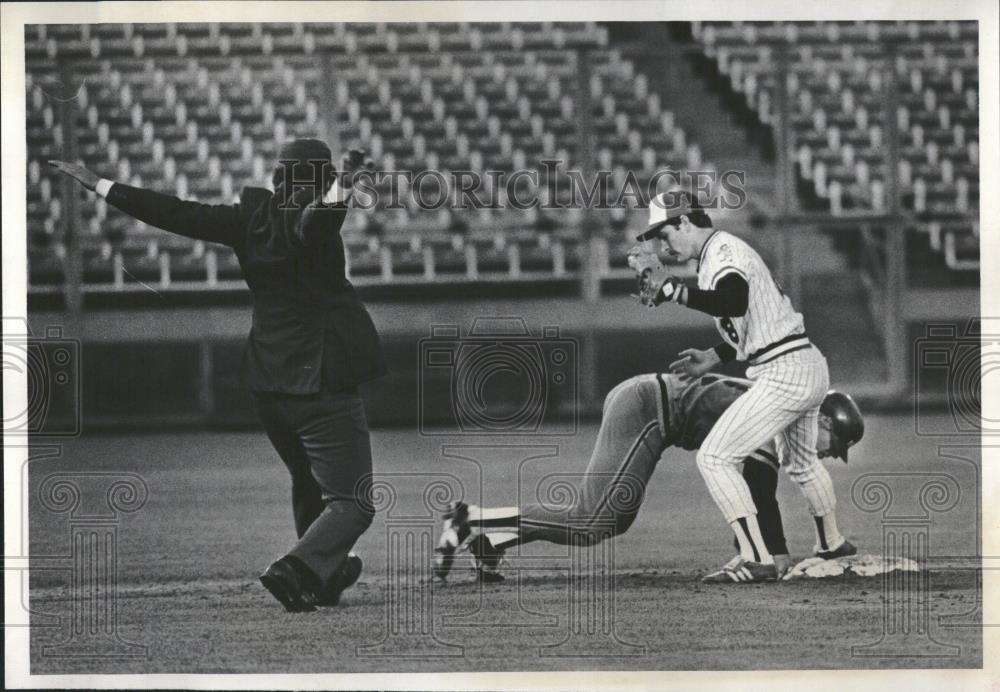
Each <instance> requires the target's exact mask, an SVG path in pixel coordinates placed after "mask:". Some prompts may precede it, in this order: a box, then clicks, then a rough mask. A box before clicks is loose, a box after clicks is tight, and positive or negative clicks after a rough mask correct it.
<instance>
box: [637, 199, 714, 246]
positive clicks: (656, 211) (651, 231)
mask: <svg viewBox="0 0 1000 692" xmlns="http://www.w3.org/2000/svg"><path fill="white" fill-rule="evenodd" d="M704 213H705V212H704V210H703V209H702V208H701V207H700V206H698V204H697V203H695V202H693V201H692V200H691V197H690V195H688V194H687V193H677V192H661V193H660V194H658V195H656V197H654V198H653V199H652V200H650V202H649V223H648V224H647V225H646V230H645V231H644V232H643V233H641V234H640V235H637V236H636V237H635V239H636V240H640V241H642V240H653V239H655V238H658V237H659V235H660V230H661V229H662V228H663V227H664V226H674V227H677V226H680V223H681V217H682V216H687V217H688V218H691V216H692V215H693V214H704Z"/></svg>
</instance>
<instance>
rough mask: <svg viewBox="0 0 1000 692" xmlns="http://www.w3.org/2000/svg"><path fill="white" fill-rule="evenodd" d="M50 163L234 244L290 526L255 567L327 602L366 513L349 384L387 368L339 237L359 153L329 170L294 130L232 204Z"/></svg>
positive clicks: (354, 569) (118, 203)
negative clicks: (288, 485)
mask: <svg viewBox="0 0 1000 692" xmlns="http://www.w3.org/2000/svg"><path fill="white" fill-rule="evenodd" d="M49 163H50V164H51V165H52V166H53V167H55V168H56V169H58V170H59V171H60V172H62V173H65V174H67V175H70V176H72V177H73V178H75V179H76V180H77V181H79V182H80V183H81V184H82V185H83V186H84V187H86V188H87V189H89V190H93V191H95V192H97V194H99V195H101V196H103V197H105V198H106V199H107V201H108V203H110V204H112V205H113V206H115V207H117V208H118V209H120V210H121V211H123V212H125V213H126V214H129V215H130V216H133V217H135V218H136V219H138V220H140V221H144V222H146V223H148V224H150V225H153V226H156V227H158V228H162V229H164V230H166V231H170V232H172V233H178V234H180V235H183V236H187V237H189V238H194V239H197V240H203V241H208V242H214V243H221V244H223V245H228V246H229V247H231V248H233V250H234V251H235V252H236V256H237V258H238V259H239V262H240V266H241V268H242V270H243V276H244V278H245V279H246V282H247V285H248V286H249V287H250V293H251V296H252V299H253V327H252V329H251V331H250V336H249V338H248V340H247V348H246V354H245V357H244V362H243V376H244V379H245V381H246V383H247V385H248V386H249V388H250V390H251V391H252V392H253V395H254V401H255V404H256V409H257V413H258V416H259V418H260V421H261V423H262V424H263V426H264V430H265V431H266V432H267V435H268V437H269V438H270V440H271V443H272V444H273V445H274V448H275V450H277V452H278V454H279V455H280V456H281V459H282V460H283V461H284V462H285V465H286V466H287V467H288V470H289V472H290V473H291V476H292V506H293V509H294V514H295V528H296V532H297V534H298V538H299V540H298V542H297V543H296V544H295V546H294V547H293V548H292V549H291V550H290V551H289V552H288V554H287V555H285V556H284V557H282V558H281V559H279V560H278V561H277V562H275V563H273V564H272V565H271V566H269V567H268V568H267V570H265V571H264V573H263V574H262V575H261V576H260V580H261V582H262V583H263V584H264V586H265V587H266V588H267V589H268V590H269V591H270V592H271V594H272V595H273V596H274V597H275V598H277V599H278V600H279V601H281V603H282V604H283V605H284V606H285V608H286V609H287V610H289V611H294V612H298V611H310V610H315V609H316V606H317V605H336V603H337V602H338V601H339V599H340V593H341V592H342V591H343V590H344V589H345V588H346V587H347V586H350V585H351V584H353V583H354V582H355V581H356V580H357V578H358V576H359V575H360V572H361V560H360V558H358V557H357V556H356V555H354V554H352V553H350V550H351V548H352V547H353V546H354V543H355V542H356V541H357V539H358V537H360V536H361V534H362V533H364V531H365V530H366V529H367V528H368V526H369V525H370V524H371V521H372V516H373V510H372V507H371V501H370V492H371V473H372V460H371V445H370V441H369V436H368V424H367V421H366V419H365V412H364V405H363V402H362V400H361V397H360V396H359V395H358V389H357V387H358V385H359V384H361V383H362V382H366V381H368V380H372V379H375V378H377V377H380V376H381V375H383V374H384V373H385V370H386V369H385V361H384V359H383V356H382V348H381V343H380V340H379V336H378V332H377V331H376V329H375V325H374V323H373V322H372V319H371V317H370V316H369V314H368V311H367V310H366V309H365V306H364V305H363V304H362V302H361V300H360V299H359V298H358V296H357V294H356V293H355V291H354V287H353V286H352V285H351V283H350V282H349V281H348V280H347V277H346V274H345V258H344V242H343V239H342V238H341V237H340V229H341V226H342V225H343V223H344V218H345V217H346V215H347V208H348V205H349V203H350V197H351V192H352V191H353V186H352V182H353V178H354V177H355V176H356V174H358V173H359V172H360V171H362V170H363V169H369V168H371V162H370V161H368V162H365V161H364V154H363V152H360V151H357V150H351V151H350V152H349V153H348V154H346V155H345V156H344V157H343V159H342V164H341V169H340V171H339V173H337V172H335V171H334V170H333V165H332V154H331V151H330V148H329V147H328V146H327V144H326V143H325V142H323V141H321V140H318V139H299V140H295V141H292V142H290V143H287V144H285V145H284V146H282V147H281V150H280V153H279V155H278V162H277V164H276V166H275V169H274V175H273V182H274V189H275V191H274V192H273V193H272V192H271V191H269V190H266V189H263V188H257V187H246V188H244V189H243V192H242V195H241V196H240V201H239V203H237V204H233V205H209V204H200V203H197V202H190V201H183V200H180V199H178V198H177V197H173V196H170V195H164V194H160V193H157V192H152V191H149V190H144V189H140V188H137V187H132V186H129V185H124V184H122V183H114V182H111V181H109V180H105V179H101V178H100V177H99V176H97V175H96V174H94V173H93V172H91V171H89V170H87V169H86V168H84V167H83V166H80V165H77V164H72V163H66V162H62V161H50V162H49Z"/></svg>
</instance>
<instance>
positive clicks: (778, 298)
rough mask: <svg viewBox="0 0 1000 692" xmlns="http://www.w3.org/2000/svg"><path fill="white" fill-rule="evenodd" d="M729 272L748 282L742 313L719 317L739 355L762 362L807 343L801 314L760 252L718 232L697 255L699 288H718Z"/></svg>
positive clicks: (724, 335)
mask: <svg viewBox="0 0 1000 692" xmlns="http://www.w3.org/2000/svg"><path fill="white" fill-rule="evenodd" d="M728 274H739V275H740V276H742V277H743V279H744V280H746V282H747V285H748V286H749V287H750V292H749V297H748V306H747V311H746V314H745V315H744V316H743V317H716V318H715V326H716V328H717V329H718V330H719V333H720V334H721V335H722V338H723V339H724V340H725V341H726V343H728V344H730V345H731V346H732V347H733V348H735V349H736V357H737V359H738V360H743V361H749V362H750V364H751V365H759V364H762V363H764V362H767V361H769V360H772V359H774V358H776V357H778V356H779V355H781V354H782V353H787V352H789V351H792V350H796V349H799V348H802V347H803V346H804V345H808V343H809V342H808V340H806V337H805V327H804V325H803V322H802V315H800V314H799V313H798V312H796V311H795V308H793V307H792V302H791V301H790V300H789V299H788V296H786V295H785V294H784V292H782V290H781V287H780V286H779V285H778V283H777V282H776V281H775V280H774V277H773V276H771V271H770V270H769V269H768V268H767V265H766V264H765V263H764V260H763V259H761V256H760V255H758V254H757V251H756V250H754V249H753V248H752V247H750V246H749V245H747V244H746V243H745V242H744V241H742V240H740V239H739V238H737V237H736V236H734V235H732V234H731V233H726V232H725V231H716V232H715V233H713V234H712V235H711V236H710V237H709V239H708V240H707V241H706V242H705V246H704V247H703V248H702V249H701V257H700V258H699V260H698V288H701V289H703V290H706V289H714V288H715V287H716V286H717V285H718V283H719V280H720V279H721V278H722V277H724V276H726V275H728Z"/></svg>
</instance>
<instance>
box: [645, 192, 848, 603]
mask: <svg viewBox="0 0 1000 692" xmlns="http://www.w3.org/2000/svg"><path fill="white" fill-rule="evenodd" d="M655 238H659V239H660V240H661V241H663V244H664V246H665V247H664V249H665V250H666V251H667V252H668V253H669V254H670V255H672V256H673V257H674V258H675V259H677V260H678V261H681V262H684V261H689V260H692V259H694V260H697V262H698V285H697V287H693V286H687V285H684V284H682V283H680V282H679V281H678V280H677V279H675V278H673V277H670V276H669V275H665V276H658V275H657V274H658V271H659V270H658V268H656V267H655V266H654V265H655V264H658V260H655V261H654V260H651V258H649V256H648V253H643V252H642V251H641V250H640V251H639V252H638V253H636V252H633V253H631V254H630V264H631V265H632V266H633V267H635V268H636V269H637V271H639V272H640V294H641V295H640V299H641V300H642V301H643V302H644V303H645V304H647V305H649V306H656V305H660V304H662V303H664V302H668V301H669V302H675V303H678V304H680V305H685V306H687V307H689V308H692V309H695V310H700V311H702V312H705V313H707V314H709V315H712V316H713V317H714V318H715V323H716V327H717V328H718V330H719V333H720V334H721V335H722V342H721V343H720V344H718V345H717V346H715V347H714V348H709V349H705V350H699V349H687V350H685V351H682V352H681V353H680V356H681V359H680V360H677V361H675V362H674V363H672V364H671V366H670V368H671V370H672V371H674V372H679V373H683V374H684V375H686V376H688V377H698V376H700V375H703V374H705V373H707V372H709V371H710V370H711V369H712V368H713V367H715V366H716V365H717V364H719V363H721V362H723V361H729V360H733V359H738V360H740V361H745V362H746V363H747V365H748V369H747V377H748V378H749V379H750V380H752V381H753V383H754V384H753V386H752V387H750V389H749V390H748V391H747V392H746V393H745V394H743V395H742V396H740V397H739V398H738V399H737V400H736V401H735V402H734V403H733V404H732V406H730V407H729V408H728V409H727V410H726V411H725V413H723V414H722V416H720V418H719V420H718V421H717V422H716V423H715V425H714V427H713V428H712V430H711V432H710V433H709V434H708V436H707V437H706V439H705V442H704V443H703V444H702V446H701V449H700V450H699V451H698V469H699V470H700V471H701V474H702V477H703V478H704V479H705V483H706V485H707V486H708V490H709V493H710V494H711V496H712V499H713V500H714V501H715V503H716V504H717V505H718V506H719V509H720V510H722V514H723V516H724V517H725V519H726V521H727V522H729V524H730V526H731V527H732V528H733V532H734V533H735V534H736V539H737V541H738V543H739V546H740V559H739V560H737V561H734V562H730V563H729V564H727V565H726V566H725V567H723V568H722V569H721V570H719V571H718V572H715V573H713V574H711V575H708V576H707V577H706V581H712V582H720V583H733V582H746V581H772V580H774V579H776V578H777V571H776V569H775V566H774V559H773V557H772V555H771V554H770V553H769V552H768V550H767V547H766V545H765V543H764V541H763V539H762V537H761V534H760V528H759V526H758V522H757V510H756V507H755V506H754V502H753V499H752V497H751V495H750V490H749V488H748V487H747V483H746V481H745V480H744V479H743V477H742V475H741V474H740V470H739V464H740V463H741V462H742V461H743V460H744V459H745V458H746V457H747V456H748V455H749V454H750V453H752V452H753V451H754V450H756V449H758V448H760V447H761V446H763V445H764V444H766V443H767V442H768V441H769V440H772V439H773V438H775V437H778V438H779V442H780V443H782V444H783V446H784V448H785V449H784V451H785V454H784V457H785V463H784V468H785V470H786V471H787V473H788V474H789V475H790V476H791V477H792V479H793V480H795V482H796V483H798V485H799V487H800V488H801V489H802V493H803V495H804V496H805V498H806V502H807V503H808V505H809V509H810V511H811V512H812V514H813V517H814V518H815V522H816V537H817V542H816V553H817V554H818V555H820V556H821V557H827V558H829V557H839V556H842V555H848V554H853V553H855V552H857V549H856V548H855V547H854V546H852V545H851V544H850V543H848V542H847V541H846V540H845V539H844V537H843V536H842V535H841V534H840V531H839V530H838V528H837V522H836V517H835V508H836V495H835V494H834V490H833V481H832V480H831V478H830V474H829V473H828V472H827V470H826V469H825V468H824V467H823V465H822V464H821V463H820V462H819V461H818V459H817V457H816V436H817V420H818V414H819V407H820V403H821V402H822V401H823V397H824V395H825V394H826V392H827V390H828V389H829V386H830V376H829V371H828V369H827V363H826V358H824V357H823V354H822V353H820V352H819V350H818V349H817V348H816V347H815V346H813V345H812V344H811V343H810V341H809V338H808V337H807V336H806V333H805V328H804V326H803V321H802V315H800V314H799V313H798V312H796V310H795V309H794V308H793V307H792V304H791V301H790V300H789V299H788V296H786V295H785V294H784V293H783V292H782V290H781V287H780V286H779V285H778V283H777V282H776V281H775V280H774V277H773V276H772V275H771V272H770V270H769V269H768V268H767V265H766V264H765V263H764V260H763V259H761V257H760V255H758V254H757V252H756V251H755V250H754V249H753V248H751V247H750V246H749V245H748V244H747V243H745V242H744V241H743V240H741V239H739V238H737V237H736V236H734V235H731V234H729V233H726V232H725V231H720V230H717V229H715V228H713V226H712V222H711V219H710V218H709V216H708V214H707V213H705V211H704V210H703V209H701V208H699V207H697V206H695V205H693V204H692V203H691V201H690V200H689V198H687V197H686V196H684V195H672V194H671V193H663V194H661V195H659V196H657V197H656V198H654V200H653V201H652V203H651V204H650V207H649V226H648V228H647V230H646V232H645V233H643V234H642V235H640V236H639V238H638V239H639V240H642V241H646V240H652V239H655ZM654 254H655V253H654ZM650 269H652V271H647V270H650Z"/></svg>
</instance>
